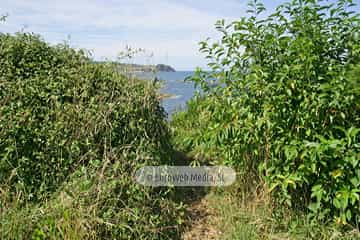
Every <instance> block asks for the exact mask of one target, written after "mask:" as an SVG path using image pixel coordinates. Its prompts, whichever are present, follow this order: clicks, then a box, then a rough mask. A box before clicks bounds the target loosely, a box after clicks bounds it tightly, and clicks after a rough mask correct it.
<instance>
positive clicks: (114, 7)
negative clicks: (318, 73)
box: [0, 0, 359, 70]
mask: <svg viewBox="0 0 360 240" xmlns="http://www.w3.org/2000/svg"><path fill="white" fill-rule="evenodd" d="M357 1H359V0H355V2H357ZM247 2H248V1H247V0H61V1H58V0H54V1H49V0H38V1H31V0H1V3H0V14H3V13H8V14H9V17H8V18H7V21H6V22H5V23H4V24H0V31H1V32H9V33H13V32H17V31H21V30H24V31H27V32H35V33H38V34H41V35H42V36H43V38H44V39H45V40H46V41H48V42H50V43H52V44H56V43H60V42H63V41H65V40H69V42H70V45H71V46H73V47H76V48H86V49H89V50H91V51H92V53H93V56H94V58H95V59H97V60H103V59H115V58H116V56H117V55H118V53H119V52H120V51H123V50H124V49H125V46H126V45H129V46H131V47H133V48H143V49H145V50H146V53H143V54H140V55H139V56H138V57H137V58H136V59H135V60H133V61H134V62H137V63H141V64H156V63H165V64H169V65H172V66H174V67H175V68H176V69H177V70H192V69H194V68H195V67H197V66H200V67H205V66H206V60H205V59H204V56H203V55H201V54H200V53H199V52H198V42H199V41H201V40H205V39H206V38H207V37H211V38H217V37H218V35H217V33H216V31H215V30H214V27H213V25H214V23H215V22H216V20H218V19H225V20H227V21H232V20H235V19H237V18H239V17H241V16H244V15H245V11H246V4H247ZM263 2H264V3H265V5H266V7H267V8H268V9H272V8H274V6H276V5H278V4H279V3H280V2H283V0H265V1H263Z"/></svg>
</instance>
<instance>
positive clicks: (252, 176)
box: [172, 0, 360, 228]
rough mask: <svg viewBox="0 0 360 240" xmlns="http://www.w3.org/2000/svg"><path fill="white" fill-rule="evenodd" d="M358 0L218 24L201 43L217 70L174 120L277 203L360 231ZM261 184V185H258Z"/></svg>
mask: <svg viewBox="0 0 360 240" xmlns="http://www.w3.org/2000/svg"><path fill="white" fill-rule="evenodd" d="M354 5H355V4H354V3H353V1H351V0H339V1H337V2H336V3H328V2H326V1H320V0H319V1H315V0H293V1H290V2H287V3H284V4H282V5H280V6H279V7H277V8H276V10H275V12H274V13H272V14H270V15H265V13H266V12H265V8H264V6H263V4H261V3H259V2H258V1H256V0H255V1H252V2H251V3H250V4H249V10H248V13H249V17H243V18H241V19H240V20H238V21H234V22H232V23H230V24H225V22H224V21H223V20H221V21H218V22H217V24H216V29H217V30H218V31H219V32H220V33H221V35H222V37H221V39H220V40H219V41H216V42H211V41H210V40H207V41H205V42H201V43H200V45H201V49H200V50H201V52H202V53H204V54H205V55H206V58H207V59H209V61H210V63H209V65H208V66H209V67H210V68H211V71H210V72H206V71H202V70H201V69H198V71H197V73H196V75H195V76H194V77H192V78H191V79H190V80H192V81H193V82H195V84H196V85H198V86H200V88H201V90H202V92H201V94H200V93H199V94H198V95H197V96H195V97H194V98H193V99H192V100H191V101H190V102H189V103H188V104H187V109H186V111H184V112H180V113H178V114H177V115H176V116H174V117H173V121H172V125H173V128H174V133H175V140H176V142H177V144H178V145H180V146H182V147H183V149H184V150H185V151H193V152H194V153H196V154H197V156H198V159H201V157H202V158H206V159H211V160H212V161H213V163H214V164H228V165H231V166H235V167H237V169H238V171H239V181H244V184H249V185H254V184H255V185H258V184H261V183H262V182H263V181H264V182H265V190H266V191H268V192H270V193H271V195H272V196H273V198H272V199H273V201H274V204H275V206H276V208H277V209H281V208H284V207H287V208H291V209H294V210H297V211H300V212H303V213H304V212H305V213H306V214H308V216H309V217H310V218H311V219H312V220H314V221H315V220H316V221H321V222H329V221H334V222H336V223H338V224H340V225H344V224H350V225H351V226H352V227H355V228H358V227H359V222H360V199H359V198H360V165H359V164H360V163H359V161H360V151H359V150H360V142H359V140H360V88H359V87H360V83H359V80H360V72H359V71H360V61H359V60H360V59H359V57H360V35H359V33H360V32H359V29H360V24H359V23H360V17H359V15H358V14H356V13H355V12H353V11H352V9H353V7H354ZM254 182H255V183H254Z"/></svg>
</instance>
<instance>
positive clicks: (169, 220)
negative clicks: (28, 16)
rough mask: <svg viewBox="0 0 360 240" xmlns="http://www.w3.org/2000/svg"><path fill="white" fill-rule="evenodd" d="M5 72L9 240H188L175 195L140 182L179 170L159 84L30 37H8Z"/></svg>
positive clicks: (1, 44)
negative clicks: (144, 175)
mask: <svg viewBox="0 0 360 240" xmlns="http://www.w3.org/2000/svg"><path fill="white" fill-rule="evenodd" d="M0 66H1V68H0V140H1V141H0V222H1V225H0V238H1V239H172V238H174V237H175V236H177V235H178V233H179V229H180V227H181V213H182V211H183V207H182V205H180V204H177V203H175V202H174V201H172V200H171V199H170V198H171V196H172V190H171V189H167V188H166V189H165V188H164V189H154V188H149V187H143V186H140V185H138V184H136V183H135V180H134V179H133V174H134V172H135V171H136V170H137V169H138V168H139V167H141V166H143V165H159V164H171V158H170V157H171V153H172V149H171V146H170V144H169V141H168V140H169V131H168V128H167V125H166V121H165V113H164V110H163V108H162V107H161V106H160V104H159V100H158V94H157V91H156V89H154V87H153V85H152V84H151V83H147V82H145V81H140V80H137V79H130V78H128V77H126V76H124V75H122V74H121V73H120V72H119V71H118V70H117V69H116V65H114V64H110V63H109V64H96V63H94V62H93V61H91V59H89V58H88V57H87V54H86V52H85V51H76V50H74V49H72V48H70V47H69V46H67V45H66V44H63V45H58V46H49V45H48V44H47V43H45V42H44V41H43V40H42V39H40V37H39V36H36V35H33V34H28V33H18V34H16V35H9V34H1V35H0ZM164 213H166V214H164ZM179 223H180V224H179Z"/></svg>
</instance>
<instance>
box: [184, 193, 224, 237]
mask: <svg viewBox="0 0 360 240" xmlns="http://www.w3.org/2000/svg"><path fill="white" fill-rule="evenodd" d="M187 210H188V212H189V228H188V230H187V231H186V232H185V233H184V234H183V236H182V239H183V240H200V239H201V240H215V239H219V238H220V234H221V232H220V231H219V230H218V229H217V220H218V218H217V216H216V212H215V210H214V209H213V208H212V207H211V206H210V204H209V201H208V199H207V196H204V197H202V198H201V199H199V200H198V201H195V202H193V203H192V204H190V205H189V207H188V209H187Z"/></svg>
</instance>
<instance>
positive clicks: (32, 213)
mask: <svg viewBox="0 0 360 240" xmlns="http://www.w3.org/2000/svg"><path fill="white" fill-rule="evenodd" d="M249 6H250V8H249V10H248V13H249V14H250V17H243V18H241V19H240V20H238V21H235V22H232V23H231V24H228V25H226V24H225V22H224V21H222V20H221V21H218V23H217V24H216V28H217V30H219V32H221V33H222V38H221V40H220V41H218V42H214V43H211V42H209V41H207V42H202V43H201V51H202V52H203V53H205V54H206V57H207V58H208V59H209V60H210V61H211V62H210V63H209V67H211V69H212V71H211V72H204V71H202V70H201V69H198V71H197V73H196V75H195V76H194V77H192V78H191V80H192V81H193V82H195V84H196V85H198V86H199V87H200V88H201V90H202V91H201V93H199V94H197V95H196V96H195V97H194V98H193V99H192V100H191V101H189V102H188V104H187V109H186V110H185V111H184V112H179V113H177V114H176V115H175V116H173V118H172V121H171V123H170V127H171V128H170V127H169V124H168V123H167V122H166V120H165V112H164V110H163V108H162V107H161V106H160V103H159V99H160V98H161V96H160V94H159V93H158V92H157V90H158V89H156V86H154V85H156V84H153V83H152V82H147V81H142V80H139V79H135V78H133V77H131V75H129V74H127V73H128V72H127V71H128V70H127V67H131V65H121V64H120V65H119V63H111V62H109V63H99V62H94V61H92V60H91V59H90V58H89V57H88V54H87V52H86V51H84V50H74V49H72V48H70V47H69V46H67V45H66V44H61V45H57V46H50V45H49V44H47V43H45V42H44V41H43V40H42V39H41V38H40V37H39V36H37V35H34V34H28V33H18V34H15V35H9V34H1V33H0V66H1V68H0V238H1V239H178V238H179V237H180V236H181V234H182V231H183V229H184V225H186V223H185V224H184V221H185V218H184V214H185V207H184V204H183V203H184V202H187V203H189V202H191V201H190V200H192V199H193V198H194V196H196V199H198V198H197V195H196V194H194V196H186V197H185V194H186V193H191V192H192V191H193V189H187V190H183V192H181V193H182V194H179V192H178V191H175V190H180V188H178V189H175V188H151V187H144V186H141V185H138V184H136V183H135V181H134V178H133V176H134V172H135V171H136V170H137V169H138V168H139V167H142V166H145V165H163V164H166V165H172V164H180V163H181V162H186V161H187V160H188V159H187V157H188V156H183V154H182V153H181V152H177V151H174V149H173V144H175V146H176V147H177V150H182V151H183V152H186V153H190V154H191V155H192V156H193V157H194V158H193V159H194V161H193V164H206V163H208V162H211V163H212V164H221V165H222V164H224V165H228V166H232V167H234V168H236V170H237V172H238V179H237V182H236V184H234V185H233V186H231V187H229V188H224V189H216V190H213V191H212V192H211V193H210V194H208V195H207V196H206V197H207V198H208V199H207V200H208V201H207V202H209V203H210V205H211V207H212V208H214V209H215V210H216V212H217V216H218V219H219V228H220V229H221V232H222V233H223V235H222V236H221V238H224V239H356V238H359V236H360V234H359V228H360V162H359V161H360V151H359V150H360V142H359V140H360V83H359V80H360V79H359V78H360V35H359V30H360V17H359V15H356V14H355V13H354V12H352V11H351V9H352V7H353V6H354V4H353V3H352V1H351V0H338V1H337V3H334V4H327V3H326V2H324V1H321V0H319V1H316V0H293V1H291V2H289V3H285V4H283V5H281V6H279V7H278V8H277V9H276V11H275V12H274V13H273V14H271V15H269V16H264V10H265V9H264V6H263V5H262V4H261V3H259V2H258V1H256V0H254V1H252V2H251V3H250V4H249ZM5 18H6V16H2V17H0V22H1V21H4V20H5ZM126 54H127V53H125V55H126ZM119 66H123V67H124V69H125V70H124V71H122V70H121V69H119ZM162 67H164V66H162ZM196 191H197V194H198V195H199V196H200V197H203V195H204V194H205V193H207V192H206V191H205V189H196ZM186 198H188V201H186ZM194 199H195V198H194ZM202 207H203V206H202Z"/></svg>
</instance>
